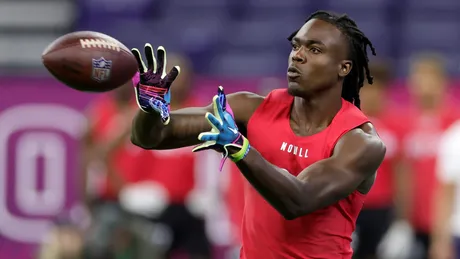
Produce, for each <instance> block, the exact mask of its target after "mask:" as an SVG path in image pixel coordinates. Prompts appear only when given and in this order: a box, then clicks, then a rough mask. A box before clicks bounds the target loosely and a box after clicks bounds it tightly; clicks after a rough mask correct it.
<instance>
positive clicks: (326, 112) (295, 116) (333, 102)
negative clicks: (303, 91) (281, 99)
mask: <svg viewBox="0 0 460 259" xmlns="http://www.w3.org/2000/svg"><path fill="white" fill-rule="evenodd" d="M337 89H338V90H335V89H334V90H332V89H331V91H327V92H323V93H321V94H317V95H315V96H314V97H311V98H302V97H295V98H294V104H293V106H292V110H291V120H292V121H293V122H295V123H296V124H298V125H299V126H301V127H302V128H305V129H311V131H320V130H322V129H324V128H326V127H327V126H329V124H330V123H331V122H332V119H334V117H335V115H336V114H337V113H338V112H339V110H340V108H341V107H342V96H341V88H339V87H337ZM309 131H310V130H309Z"/></svg>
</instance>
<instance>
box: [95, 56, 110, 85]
mask: <svg viewBox="0 0 460 259" xmlns="http://www.w3.org/2000/svg"><path fill="white" fill-rule="evenodd" d="M111 69H112V61H111V60H105V59H104V58H103V57H101V58H100V59H93V74H92V78H93V80H95V81H97V82H104V81H107V80H109V78H110V70H111Z"/></svg>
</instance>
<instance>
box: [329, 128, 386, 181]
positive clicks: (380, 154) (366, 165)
mask: <svg viewBox="0 0 460 259" xmlns="http://www.w3.org/2000/svg"><path fill="white" fill-rule="evenodd" d="M385 152H386V147H385V144H384V143H383V141H382V140H381V139H380V137H379V135H378V134H377V131H376V129H375V127H374V126H373V125H372V124H371V123H365V124H363V125H361V126H360V127H358V128H356V129H353V130H351V131H349V132H348V133H346V134H345V135H344V136H343V137H342V138H341V139H340V140H339V141H338V142H337V145H336V146H335V148H334V154H333V157H336V158H337V160H339V161H340V163H341V164H342V165H343V166H345V167H347V168H350V169H353V171H355V172H357V173H361V174H367V175H370V174H374V173H375V171H376V170H377V168H378V167H379V166H380V164H381V163H382V161H383V158H384V157H385Z"/></svg>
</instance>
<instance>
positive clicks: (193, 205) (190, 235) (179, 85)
mask: <svg viewBox="0 0 460 259" xmlns="http://www.w3.org/2000/svg"><path fill="white" fill-rule="evenodd" d="M168 60H169V61H170V62H169V63H170V64H175V65H179V66H180V67H182V68H184V69H183V71H182V73H181V76H180V77H178V78H177V80H175V81H174V83H173V84H172V86H171V88H170V91H171V96H172V98H171V106H170V107H171V110H176V109H181V108H183V107H190V106H196V105H198V101H197V100H196V99H195V97H196V96H192V95H191V92H190V88H191V85H192V83H193V79H194V78H193V76H194V73H193V67H192V64H191V62H190V60H188V59H187V58H186V57H185V56H181V55H178V54H169V55H168ZM171 68H172V67H168V68H167V69H168V70H169V69H171ZM131 118H132V117H131ZM148 152H149V158H148V159H147V160H145V162H144V163H143V164H142V167H143V168H144V174H145V175H144V176H143V177H142V179H143V180H144V181H145V180H149V181H153V182H155V183H157V184H159V185H161V186H162V187H164V189H165V190H166V193H167V196H168V204H167V205H166V207H165V208H164V211H162V212H160V213H159V214H158V216H155V217H152V218H153V221H154V222H155V224H156V226H157V227H158V226H161V229H162V230H163V231H164V235H163V239H167V238H168V237H170V239H171V240H170V244H169V248H168V249H167V252H166V258H174V256H175V255H177V254H182V253H185V254H187V256H188V257H189V258H191V259H207V258H211V246H210V242H209V240H208V237H207V234H206V226H205V220H204V218H205V215H204V213H205V209H206V208H205V207H206V206H207V204H206V200H208V198H210V197H206V194H205V193H204V190H203V189H202V188H204V186H203V183H204V182H205V181H206V179H203V178H204V177H206V173H205V172H204V171H203V170H205V168H204V167H200V161H198V156H197V154H195V153H193V152H192V149H191V148H187V147H186V148H179V149H173V150H150V151H148ZM160 239H161V238H160ZM159 241H161V240H159ZM161 242H164V240H163V241H161Z"/></svg>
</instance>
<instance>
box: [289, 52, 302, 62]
mask: <svg viewBox="0 0 460 259" xmlns="http://www.w3.org/2000/svg"><path fill="white" fill-rule="evenodd" d="M292 61H294V62H298V63H303V62H305V58H304V57H303V55H302V53H301V51H300V50H299V51H296V52H295V53H293V55H292Z"/></svg>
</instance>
